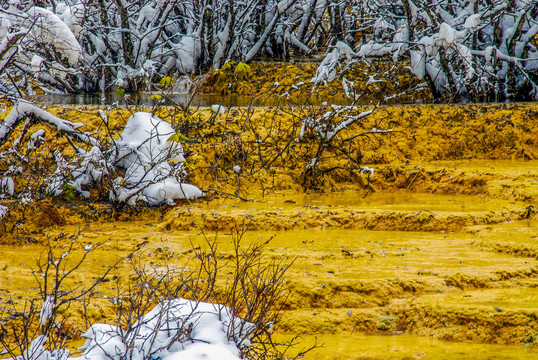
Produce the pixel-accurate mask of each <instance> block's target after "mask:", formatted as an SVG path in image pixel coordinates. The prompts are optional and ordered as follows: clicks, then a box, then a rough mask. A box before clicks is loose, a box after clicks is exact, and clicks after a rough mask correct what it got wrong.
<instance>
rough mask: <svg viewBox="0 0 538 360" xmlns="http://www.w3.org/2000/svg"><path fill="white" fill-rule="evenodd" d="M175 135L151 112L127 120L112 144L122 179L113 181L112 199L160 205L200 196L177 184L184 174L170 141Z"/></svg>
mask: <svg viewBox="0 0 538 360" xmlns="http://www.w3.org/2000/svg"><path fill="white" fill-rule="evenodd" d="M175 133H176V132H175V130H174V129H173V128H172V126H171V125H170V124H169V123H167V122H166V121H163V120H161V119H159V118H158V117H156V116H155V115H153V114H151V113H145V112H138V113H135V114H134V115H133V116H131V117H130V118H129V120H128V121H127V125H126V126H125V129H124V130H123V132H122V134H121V137H120V139H119V140H118V141H117V142H116V152H117V160H116V165H117V166H118V167H120V168H122V169H124V170H125V176H124V177H123V178H117V179H116V180H114V187H113V189H112V190H111V191H110V197H111V199H112V200H119V201H126V202H127V203H129V204H134V203H136V201H138V200H140V201H145V202H146V203H148V204H149V205H160V204H162V203H164V202H166V203H170V204H173V201H174V200H175V199H192V198H197V197H202V196H204V193H203V192H202V191H200V190H199V189H198V188H196V187H195V186H192V185H189V184H184V183H181V182H179V181H178V178H181V177H182V176H184V175H185V170H184V168H183V162H184V161H185V158H184V157H183V147H182V146H181V144H180V143H179V142H177V141H171V140H170V138H171V137H172V135H174V134H175Z"/></svg>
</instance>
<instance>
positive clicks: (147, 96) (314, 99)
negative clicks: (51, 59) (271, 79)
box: [31, 93, 413, 107]
mask: <svg viewBox="0 0 538 360" xmlns="http://www.w3.org/2000/svg"><path fill="white" fill-rule="evenodd" d="M154 95H155V94H153V93H139V94H132V95H130V96H129V97H128V99H127V100H126V99H125V98H124V97H121V96H118V95H116V94H114V93H107V94H104V96H103V95H102V94H95V95H84V94H47V95H36V96H33V97H31V100H32V101H36V102H39V103H41V104H44V105H112V104H116V103H117V104H118V105H140V106H153V105H155V104H156V103H157V100H155V99H152V96H154ZM162 101H163V104H165V105H179V106H187V105H190V106H195V107H196V106H200V107H207V106H211V105H213V104H222V105H224V106H227V107H231V106H240V107H244V106H279V105H281V106H284V105H304V104H307V105H320V104H322V103H323V102H325V101H327V102H329V103H330V104H335V105H349V104H350V103H351V100H350V99H348V98H347V97H345V96H343V95H337V96H332V97H330V98H327V97H326V96H324V97H322V96H319V95H316V94H305V95H304V96H302V97H293V98H288V97H287V96H280V95H278V94H266V95H257V96H249V95H238V94H232V95H226V96H223V95H221V94H196V95H194V96H192V95H191V94H171V95H167V96H166V97H165V98H163V100H162ZM378 101H379V99H364V100H360V101H358V102H356V105H370V104H373V103H377V102H378ZM412 102H413V100H412V99H402V98H398V99H397V100H393V102H387V103H391V104H406V103H412Z"/></svg>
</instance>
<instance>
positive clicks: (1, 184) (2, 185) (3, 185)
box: [0, 176, 15, 196]
mask: <svg viewBox="0 0 538 360" xmlns="http://www.w3.org/2000/svg"><path fill="white" fill-rule="evenodd" d="M0 193H7V194H8V195H10V196H13V195H14V194H15V182H14V181H13V179H12V178H11V177H9V176H8V177H5V178H3V179H1V180H0Z"/></svg>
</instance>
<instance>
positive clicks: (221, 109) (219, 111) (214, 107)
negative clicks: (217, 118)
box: [211, 104, 226, 115]
mask: <svg viewBox="0 0 538 360" xmlns="http://www.w3.org/2000/svg"><path fill="white" fill-rule="evenodd" d="M211 110H213V112H215V113H217V114H218V115H222V114H224V113H225V112H226V108H225V107H224V106H222V105H218V104H213V105H211Z"/></svg>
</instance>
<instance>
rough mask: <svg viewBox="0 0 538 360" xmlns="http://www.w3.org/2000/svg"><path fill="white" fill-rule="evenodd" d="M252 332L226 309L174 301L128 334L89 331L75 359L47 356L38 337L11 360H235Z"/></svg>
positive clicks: (106, 328)
mask: <svg viewBox="0 0 538 360" xmlns="http://www.w3.org/2000/svg"><path fill="white" fill-rule="evenodd" d="M45 306H47V305H46V304H45V305H44V309H45ZM41 312H42V313H43V312H44V310H42V311H41ZM254 330H255V325H254V324H252V323H249V322H247V321H244V320H242V319H241V318H238V317H236V316H234V315H233V314H232V311H231V309H230V308H228V307H226V306H223V305H218V304H210V303H203V302H195V301H190V300H185V299H175V300H170V301H163V302H162V303H160V304H158V305H157V306H155V308H153V310H151V311H150V312H148V313H147V314H146V315H144V316H142V317H141V318H140V320H139V321H137V322H136V323H134V324H133V325H132V326H131V327H130V328H129V330H125V329H122V328H119V327H117V326H114V325H109V324H94V325H92V326H91V327H90V328H89V329H88V330H86V332H84V333H83V334H82V337H84V338H86V342H85V344H84V345H83V346H82V347H81V348H80V349H81V350H84V353H83V354H82V355H81V356H80V357H69V350H67V349H59V350H54V351H49V350H46V348H45V343H46V341H47V337H46V336H44V335H39V336H38V337H37V338H35V339H34V340H33V341H32V343H31V345H30V347H29V348H28V350H26V351H25V353H24V355H22V356H18V357H16V358H15V360H51V359H56V360H66V359H71V360H76V359H81V360H104V359H108V360H123V359H139V360H144V359H162V360H176V359H177V360H179V359H181V360H197V359H207V360H237V359H240V358H241V351H243V350H246V349H247V348H248V347H249V346H250V337H251V335H252V334H253V332H254Z"/></svg>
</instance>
